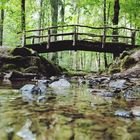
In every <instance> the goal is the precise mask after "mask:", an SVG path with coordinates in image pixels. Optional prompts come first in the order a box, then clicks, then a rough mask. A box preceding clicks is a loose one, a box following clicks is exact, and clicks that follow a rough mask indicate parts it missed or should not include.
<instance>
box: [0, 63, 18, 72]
mask: <svg viewBox="0 0 140 140" xmlns="http://www.w3.org/2000/svg"><path fill="white" fill-rule="evenodd" d="M16 68H17V67H16V65H14V64H5V65H3V67H2V71H7V70H14V69H16Z"/></svg>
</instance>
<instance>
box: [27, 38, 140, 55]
mask: <svg viewBox="0 0 140 140" xmlns="http://www.w3.org/2000/svg"><path fill="white" fill-rule="evenodd" d="M25 47H27V48H31V49H33V50H35V51H37V52H38V53H46V52H57V51H66V50H83V51H95V52H107V53H113V54H120V53H121V52H123V51H124V50H126V49H133V48H134V47H137V46H136V45H135V46H133V45H128V44H125V43H111V42H106V43H105V44H104V47H102V42H91V41H83V40H77V41H76V44H75V45H73V40H62V41H55V42H50V47H49V48H48V49H47V43H45V42H44V43H39V44H30V45H26V46H25Z"/></svg>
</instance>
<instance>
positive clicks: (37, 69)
mask: <svg viewBox="0 0 140 140" xmlns="http://www.w3.org/2000/svg"><path fill="white" fill-rule="evenodd" d="M24 72H26V73H39V68H38V67H37V66H31V67H29V68H27V69H25V70H24Z"/></svg>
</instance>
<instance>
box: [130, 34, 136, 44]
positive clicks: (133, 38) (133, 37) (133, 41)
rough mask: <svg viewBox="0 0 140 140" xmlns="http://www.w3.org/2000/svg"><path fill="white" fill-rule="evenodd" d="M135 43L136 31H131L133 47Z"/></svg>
mask: <svg viewBox="0 0 140 140" xmlns="http://www.w3.org/2000/svg"><path fill="white" fill-rule="evenodd" d="M135 43H136V31H132V33H131V44H132V45H133V46H134V45H135Z"/></svg>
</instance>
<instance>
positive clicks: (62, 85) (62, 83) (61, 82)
mask: <svg viewBox="0 0 140 140" xmlns="http://www.w3.org/2000/svg"><path fill="white" fill-rule="evenodd" d="M70 86H71V84H70V83H69V82H68V81H67V80H66V79H60V80H58V81H55V82H53V83H51V84H49V87H51V88H69V87H70Z"/></svg>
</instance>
